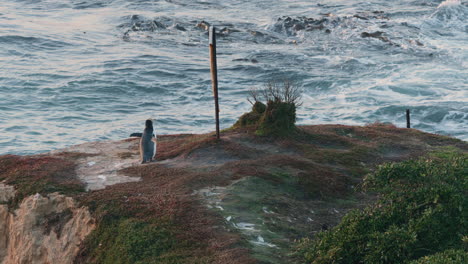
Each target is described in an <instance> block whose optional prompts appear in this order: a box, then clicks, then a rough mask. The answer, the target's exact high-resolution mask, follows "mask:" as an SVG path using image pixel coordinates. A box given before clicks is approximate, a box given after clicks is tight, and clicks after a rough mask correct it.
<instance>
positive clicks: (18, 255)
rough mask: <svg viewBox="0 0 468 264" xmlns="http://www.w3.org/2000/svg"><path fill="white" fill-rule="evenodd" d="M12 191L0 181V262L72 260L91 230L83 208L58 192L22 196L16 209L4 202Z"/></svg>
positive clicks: (90, 219) (12, 263)
mask: <svg viewBox="0 0 468 264" xmlns="http://www.w3.org/2000/svg"><path fill="white" fill-rule="evenodd" d="M13 195H14V190H13V188H12V187H10V186H6V185H3V184H0V263H2V264H18V263H28V264H30V263H41V264H43V263H63V264H65V263H73V259H74V258H75V256H76V254H77V253H78V250H79V246H80V243H81V242H82V241H83V240H84V238H85V237H86V236H87V235H88V234H89V233H90V232H91V231H92V230H93V229H94V225H95V224H94V220H93V218H92V217H91V214H90V212H89V211H88V209H87V208H86V207H78V205H77V203H76V202H75V201H74V200H73V199H72V198H70V197H66V196H64V195H61V194H58V193H52V194H49V195H47V196H45V197H44V196H41V195H40V194H36V195H31V196H29V197H27V198H25V199H24V200H23V201H22V202H21V204H20V205H19V207H18V208H17V209H16V210H14V211H13V210H12V208H8V205H7V204H6V202H8V200H9V199H11V198H13Z"/></svg>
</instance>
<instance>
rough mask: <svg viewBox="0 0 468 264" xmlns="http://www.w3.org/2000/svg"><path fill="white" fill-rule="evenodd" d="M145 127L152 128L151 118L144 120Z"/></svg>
mask: <svg viewBox="0 0 468 264" xmlns="http://www.w3.org/2000/svg"><path fill="white" fill-rule="evenodd" d="M145 127H146V128H150V129H153V120H151V119H148V120H146V123H145Z"/></svg>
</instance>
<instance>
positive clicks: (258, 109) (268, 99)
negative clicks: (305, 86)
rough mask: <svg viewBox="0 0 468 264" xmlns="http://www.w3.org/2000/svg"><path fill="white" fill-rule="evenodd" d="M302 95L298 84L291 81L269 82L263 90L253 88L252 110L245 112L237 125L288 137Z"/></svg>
mask: <svg viewBox="0 0 468 264" xmlns="http://www.w3.org/2000/svg"><path fill="white" fill-rule="evenodd" d="M300 97H301V90H300V89H299V86H298V85H297V84H295V83H293V82H291V81H288V80H285V81H283V82H282V83H281V84H279V83H278V82H268V83H267V84H266V85H265V87H264V89H262V90H256V89H252V90H251V91H250V98H249V102H250V103H251V104H252V105H253V106H252V111H251V112H249V113H245V114H244V115H242V116H241V117H240V118H239V120H238V121H237V122H236V124H235V125H234V127H252V128H254V129H255V133H256V134H257V135H261V136H286V135H288V134H289V133H291V132H293V131H294V130H295V128H296V127H295V125H294V124H295V123H296V108H297V107H298V106H299V105H300V102H299V99H300ZM262 100H263V101H264V102H265V103H263V102H261V101H262Z"/></svg>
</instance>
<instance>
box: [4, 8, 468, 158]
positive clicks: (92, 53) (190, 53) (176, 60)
mask: <svg viewBox="0 0 468 264" xmlns="http://www.w3.org/2000/svg"><path fill="white" fill-rule="evenodd" d="M467 21H468V4H467V2H466V1H459V0H446V1H441V0H438V1H435V0H414V1H407V0H393V1H388V0H368V1H357V0H335V1H333V0H328V1H296V0H288V1H287V0H257V1H247V0H229V1H228V0H212V1H203V0H198V1H196V0H165V1H163V0H153V1H151V0H61V1H52V0H0V154H6V153H13V154H32V153H40V152H45V151H49V150H53V149H58V148H62V147H65V146H69V145H74V144H79V143H83V142H88V141H94V140H107V139H122V138H125V137H127V136H128V135H129V134H130V133H133V132H141V131H142V130H143V126H144V121H145V120H146V119H147V118H154V119H155V120H156V121H155V129H156V132H157V133H158V134H172V133H199V132H208V131H213V130H214V107H213V98H212V92H211V81H210V73H209V60H208V34H207V31H206V30H205V29H204V28H203V23H204V22H207V23H209V24H211V25H215V26H216V27H217V28H218V30H219V35H218V39H217V42H218V73H219V87H220V88H219V89H220V92H219V93H220V108H221V113H220V116H221V127H222V128H226V127H229V126H230V125H232V124H233V123H234V122H235V120H236V119H237V118H238V117H239V116H240V115H241V114H242V113H244V112H247V111H249V109H250V104H249V103H248V102H247V100H246V97H247V95H248V91H249V89H250V88H252V87H262V85H264V83H265V82H267V81H269V80H274V79H281V78H285V79H290V80H294V81H296V82H297V83H298V85H300V86H301V87H302V89H303V97H302V101H303V105H302V106H301V108H300V109H299V110H298V123H299V124H328V123H340V124H351V125H364V124H367V123H373V122H376V121H378V122H392V123H394V124H395V125H397V126H401V127H404V126H405V125H406V123H405V109H407V108H409V109H411V112H412V123H413V127H414V128H417V129H420V130H423V131H426V132H432V133H439V134H445V135H451V136H454V137H458V138H461V139H463V140H468V132H467V131H468V85H467V83H468V71H467V61H468V34H467V33H468V24H467Z"/></svg>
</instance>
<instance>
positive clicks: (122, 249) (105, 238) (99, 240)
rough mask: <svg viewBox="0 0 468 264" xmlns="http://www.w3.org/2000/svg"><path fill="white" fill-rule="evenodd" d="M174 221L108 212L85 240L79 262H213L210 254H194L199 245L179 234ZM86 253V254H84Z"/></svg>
mask: <svg viewBox="0 0 468 264" xmlns="http://www.w3.org/2000/svg"><path fill="white" fill-rule="evenodd" d="M176 235H177V232H176V231H175V226H174V224H173V223H171V221H169V220H164V219H158V220H156V219H154V220H153V221H150V222H148V221H142V220H140V219H136V218H132V217H122V216H115V215H110V214H108V215H105V216H104V217H103V219H101V220H100V222H99V225H98V227H97V229H96V230H95V231H93V232H92V233H91V234H90V235H89V236H88V237H87V238H86V241H85V244H84V245H83V247H82V252H81V254H80V256H81V258H80V256H79V257H78V258H77V259H76V261H75V262H76V263H102V264H106V263H107V264H126V263H135V264H146V263H161V264H164V263H210V262H211V260H212V259H211V258H210V256H194V255H193V254H192V253H193V252H191V251H190V250H191V249H193V248H194V247H195V246H194V245H193V246H192V245H191V244H190V243H189V242H188V241H183V240H180V239H177V238H176ZM83 256H86V257H83Z"/></svg>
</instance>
